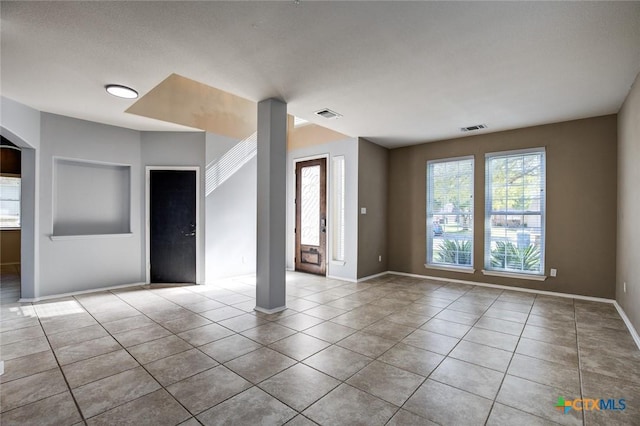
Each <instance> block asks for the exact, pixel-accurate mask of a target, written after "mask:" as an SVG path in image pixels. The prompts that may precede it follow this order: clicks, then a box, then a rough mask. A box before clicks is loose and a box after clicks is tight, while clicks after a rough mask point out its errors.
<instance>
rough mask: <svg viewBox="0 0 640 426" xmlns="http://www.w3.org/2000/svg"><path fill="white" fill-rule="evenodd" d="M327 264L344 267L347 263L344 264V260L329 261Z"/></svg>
mask: <svg viewBox="0 0 640 426" xmlns="http://www.w3.org/2000/svg"><path fill="white" fill-rule="evenodd" d="M329 264H331V265H339V266H344V265H346V264H347V262H345V261H344V260H330V261H329Z"/></svg>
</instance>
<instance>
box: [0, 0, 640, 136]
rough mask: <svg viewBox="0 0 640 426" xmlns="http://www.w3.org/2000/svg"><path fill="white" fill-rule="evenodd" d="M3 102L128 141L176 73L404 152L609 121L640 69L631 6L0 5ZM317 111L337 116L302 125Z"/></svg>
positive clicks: (637, 26)
mask: <svg viewBox="0 0 640 426" xmlns="http://www.w3.org/2000/svg"><path fill="white" fill-rule="evenodd" d="M0 13H1V36H2V41H1V43H2V44H1V49H2V50H1V64H0V66H1V69H0V71H1V86H0V87H1V90H2V95H3V96H6V97H8V98H11V99H14V100H16V101H18V102H21V103H24V104H26V105H29V106H31V107H33V108H36V109H39V110H42V111H47V112H52V113H57V114H64V115H68V116H72V117H78V118H83V119H88V120H93V121H98V122H103V123H107V124H114V125H119V126H124V127H129V128H133V129H139V130H169V129H174V130H175V129H178V130H181V129H188V128H187V127H182V126H179V125H176V124H172V123H167V122H163V121H160V120H154V119H151V118H146V117H141V116H136V115H133V114H127V113H125V110H126V109H127V108H129V107H130V106H131V105H132V104H133V102H132V101H127V100H121V99H117V98H114V97H111V96H108V95H106V94H105V92H104V90H103V86H104V85H105V84H107V83H120V84H125V85H129V86H131V87H134V88H136V89H137V90H138V91H139V92H140V93H141V94H143V95H144V94H145V93H147V92H149V91H150V90H151V89H153V88H154V87H155V86H156V85H158V84H159V83H161V82H162V81H163V80H165V79H166V78H167V77H168V76H170V75H171V74H173V73H176V74H179V75H181V76H184V77H187V78H189V79H193V80H196V81H197V82H200V83H203V84H206V85H209V86H212V87H215V88H218V89H221V90H224V91H227V92H230V93H233V94H235V95H238V96H240V97H243V98H246V99H248V100H251V101H255V102H257V101H259V100H262V99H265V98H269V97H277V98H281V99H283V100H284V101H286V102H287V103H288V109H289V113H290V114H294V115H297V116H299V117H302V118H305V119H307V120H309V121H312V122H314V123H317V124H321V125H323V126H326V127H329V128H331V129H333V130H335V131H338V132H341V133H344V134H348V135H351V136H363V137H367V138H370V139H371V140H373V141H375V142H377V143H380V144H383V145H386V146H389V147H391V146H401V145H408V144H412V143H418V142H424V141H432V140H438V139H444V138H450V137H457V136H462V134H461V133H460V131H459V128H460V127H462V126H468V125H473V124H479V123H485V124H487V125H488V126H489V129H487V130H485V131H483V132H487V131H497V130H505V129H511V128H517V127H525V126H531V125H537V124H543V123H550V122H557V121H564V120H570V119H576V118H584V117H590V116H597V115H603V114H610V113H616V112H617V111H618V109H619V108H620V105H621V103H622V102H623V100H624V98H625V96H626V94H627V93H628V91H629V88H630V86H631V84H632V82H633V81H634V78H635V76H636V75H637V73H638V71H640V2H638V1H633V2H505V3H502V2H364V1H361V2H335V1H334V2H311V1H309V2H307V1H304V0H302V1H301V2H300V4H297V5H296V4H295V3H294V2H293V1H286V2H147V1H144V2H134V1H125V2H68V3H67V2H2V5H1V10H0ZM325 107H328V108H330V109H332V110H334V111H337V112H339V113H340V114H342V115H343V117H342V118H340V119H338V120H325V119H323V118H320V117H317V116H315V115H314V114H313V112H314V111H317V110H319V109H321V108H325Z"/></svg>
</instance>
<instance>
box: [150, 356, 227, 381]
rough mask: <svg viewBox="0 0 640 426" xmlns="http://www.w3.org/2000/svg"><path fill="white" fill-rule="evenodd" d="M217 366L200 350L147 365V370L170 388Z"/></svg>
mask: <svg viewBox="0 0 640 426" xmlns="http://www.w3.org/2000/svg"><path fill="white" fill-rule="evenodd" d="M216 365H218V363H217V362H216V361H214V360H213V359H211V358H210V357H208V356H207V355H205V354H204V353H202V352H200V351H199V350H198V349H191V350H188V351H185V352H181V353H178V354H176V355H171V356H168V357H166V358H162V359H159V360H157V361H154V362H152V363H149V364H146V365H145V368H146V369H147V371H148V372H149V373H150V374H151V375H152V376H153V377H154V378H155V379H156V380H157V381H159V382H160V384H161V385H162V386H168V385H170V384H172V383H175V382H178V381H180V380H183V379H185V378H187V377H191V376H193V375H195V374H197V373H200V372H201V371H204V370H208V369H210V368H212V367H215V366H216Z"/></svg>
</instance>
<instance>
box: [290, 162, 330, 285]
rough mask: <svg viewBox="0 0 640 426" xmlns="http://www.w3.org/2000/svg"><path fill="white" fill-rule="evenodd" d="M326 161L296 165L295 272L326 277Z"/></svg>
mask: <svg viewBox="0 0 640 426" xmlns="http://www.w3.org/2000/svg"><path fill="white" fill-rule="evenodd" d="M326 174H327V161H326V159H325V158H319V159H317V160H309V161H302V162H299V163H297V164H296V271H301V272H309V273H312V274H319V275H325V274H326V267H327V260H326V256H325V254H326V245H327V180H326Z"/></svg>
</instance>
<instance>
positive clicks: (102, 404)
mask: <svg viewBox="0 0 640 426" xmlns="http://www.w3.org/2000/svg"><path fill="white" fill-rule="evenodd" d="M159 388H160V385H159V384H158V382H156V381H155V380H154V379H153V377H151V376H150V375H149V374H148V373H147V372H146V371H144V369H143V368H142V367H137V368H134V369H131V370H127V371H123V372H122V373H118V374H116V375H113V376H109V377H106V378H104V379H100V380H98V381H95V382H91V383H89V384H86V385H84V386H80V387H78V388H75V389H73V394H74V396H75V398H76V401H77V402H78V406H80V409H81V410H82V413H83V414H84V417H85V418H89V417H93V416H96V415H98V414H100V413H103V412H105V411H108V410H110V409H112V408H115V407H117V406H119V405H121V404H123V403H126V402H129V401H132V400H134V399H137V398H139V397H141V396H143V395H146V394H149V393H151V392H153V391H156V390H158V389H159Z"/></svg>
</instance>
